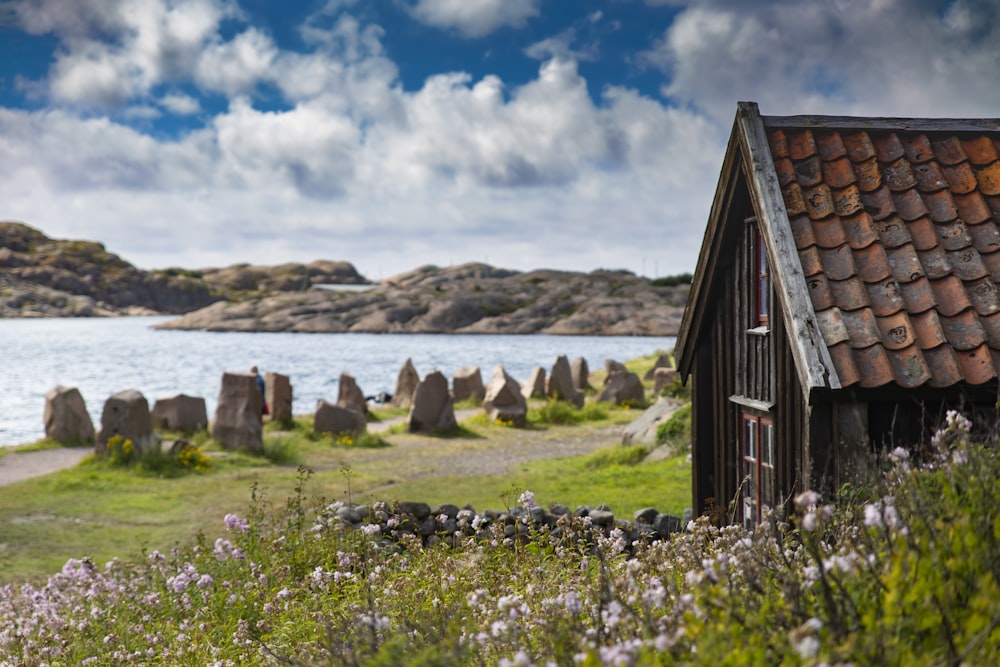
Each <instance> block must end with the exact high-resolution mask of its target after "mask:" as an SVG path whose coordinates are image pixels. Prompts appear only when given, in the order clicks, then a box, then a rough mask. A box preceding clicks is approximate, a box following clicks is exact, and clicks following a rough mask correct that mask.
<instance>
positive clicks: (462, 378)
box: [451, 366, 486, 403]
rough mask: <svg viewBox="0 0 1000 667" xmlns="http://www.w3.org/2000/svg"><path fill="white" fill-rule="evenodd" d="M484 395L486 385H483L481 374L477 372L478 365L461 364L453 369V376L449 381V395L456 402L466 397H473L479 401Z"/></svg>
mask: <svg viewBox="0 0 1000 667" xmlns="http://www.w3.org/2000/svg"><path fill="white" fill-rule="evenodd" d="M485 396H486V387H485V386H483V375H482V373H480V372H479V366H462V367H461V368H459V369H458V370H457V371H455V377H453V378H452V381H451V397H452V400H454V401H455V402H456V403H458V402H459V401H464V400H466V399H467V398H475V399H476V401H477V402H479V403H481V402H482V401H483V397H485Z"/></svg>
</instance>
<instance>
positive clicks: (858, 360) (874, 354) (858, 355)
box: [854, 345, 894, 387]
mask: <svg viewBox="0 0 1000 667" xmlns="http://www.w3.org/2000/svg"><path fill="white" fill-rule="evenodd" d="M854 365H855V367H856V368H857V369H858V374H859V375H860V376H861V380H860V382H861V386H862V387H882V386H884V385H887V384H889V383H890V382H892V381H893V379H894V375H893V372H892V364H891V363H890V362H889V357H888V356H887V355H886V353H885V348H884V347H882V346H881V345H872V346H871V347H869V348H867V349H864V350H854Z"/></svg>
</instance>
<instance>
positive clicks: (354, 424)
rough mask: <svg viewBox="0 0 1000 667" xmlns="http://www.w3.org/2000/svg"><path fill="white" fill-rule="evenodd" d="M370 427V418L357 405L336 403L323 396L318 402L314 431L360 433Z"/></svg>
mask: <svg viewBox="0 0 1000 667" xmlns="http://www.w3.org/2000/svg"><path fill="white" fill-rule="evenodd" d="M367 429H368V420H366V419H365V415H364V413H363V412H361V411H360V410H358V409H357V408H355V407H351V406H344V405H334V404H333V403H329V402H327V401H324V400H323V399H322V398H321V399H319V400H318V401H317V402H316V414H315V415H313V432H315V433H333V434H334V435H339V434H342V433H348V434H351V435H358V434H360V433H364V432H365V431H366V430H367Z"/></svg>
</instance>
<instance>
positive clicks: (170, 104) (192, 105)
mask: <svg viewBox="0 0 1000 667" xmlns="http://www.w3.org/2000/svg"><path fill="white" fill-rule="evenodd" d="M160 106H162V107H163V108H164V109H166V110H167V111H169V112H170V113H172V114H176V115H178V116H191V115H193V114H196V113H198V112H199V111H201V103H200V102H199V101H198V100H197V99H195V98H193V97H191V96H190V95H184V94H183V93H171V94H169V95H164V96H163V97H161V98H160Z"/></svg>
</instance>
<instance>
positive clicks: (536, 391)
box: [521, 366, 545, 399]
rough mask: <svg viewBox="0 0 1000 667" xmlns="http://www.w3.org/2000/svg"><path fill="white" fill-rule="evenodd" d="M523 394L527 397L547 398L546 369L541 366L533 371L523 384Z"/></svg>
mask: <svg viewBox="0 0 1000 667" xmlns="http://www.w3.org/2000/svg"><path fill="white" fill-rule="evenodd" d="M521 394H522V395H523V396H524V397H525V398H527V399H532V398H545V369H544V368H542V367H541V366H537V367H535V370H533V371H531V377H529V378H528V381H527V382H525V383H524V384H522V385H521Z"/></svg>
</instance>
